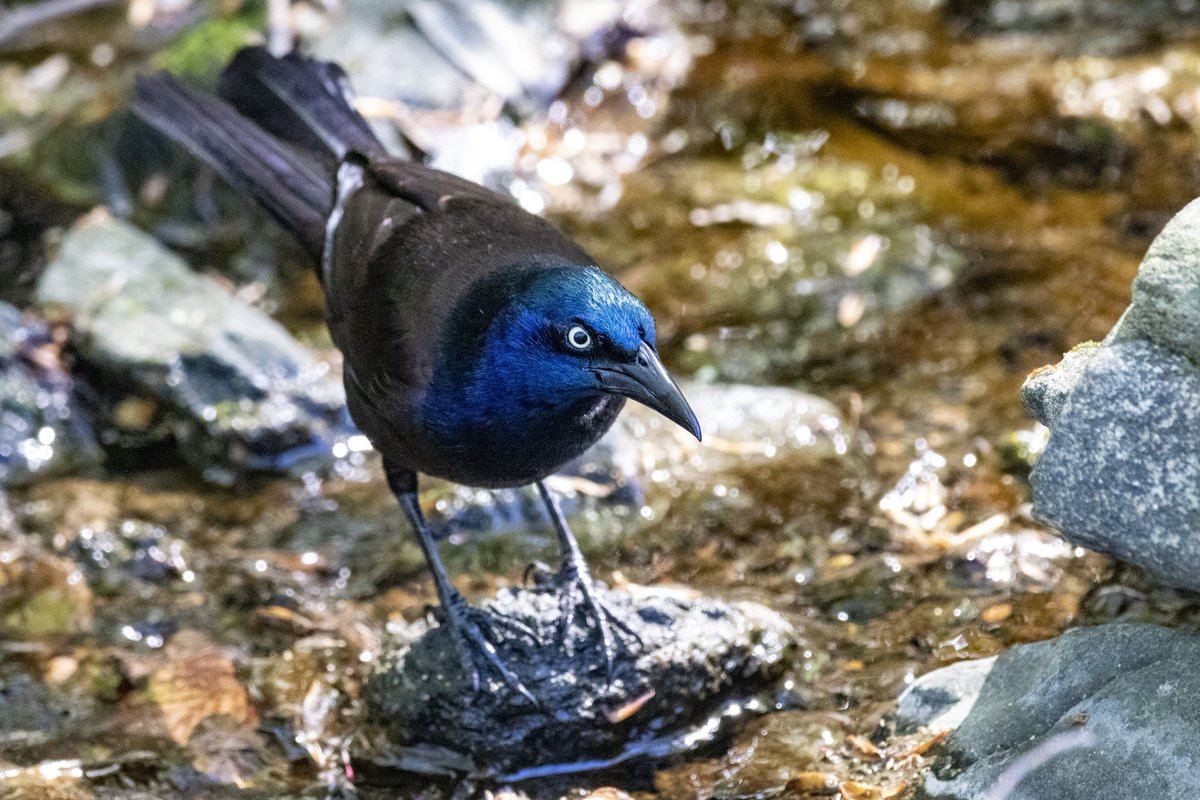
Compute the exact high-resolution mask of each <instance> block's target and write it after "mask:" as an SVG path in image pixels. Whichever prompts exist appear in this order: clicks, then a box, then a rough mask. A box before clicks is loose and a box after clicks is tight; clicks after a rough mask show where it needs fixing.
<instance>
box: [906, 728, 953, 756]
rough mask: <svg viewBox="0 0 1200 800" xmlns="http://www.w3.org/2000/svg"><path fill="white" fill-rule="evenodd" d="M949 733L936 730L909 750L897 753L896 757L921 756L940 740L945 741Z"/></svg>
mask: <svg viewBox="0 0 1200 800" xmlns="http://www.w3.org/2000/svg"><path fill="white" fill-rule="evenodd" d="M949 735H950V731H948V730H946V731H938V732H937V733H935V734H934V735H933V736H930V737H929V738H928V739H926V740H925V741H923V742H921V743H920V744H918V745H917V746H916V747H914V748H912V749H911V750H906V751H904V752H903V753H898V754H897V755H896V758H911V757H912V756H923V755H925V754H926V753H928V752H929V751H930V750H932V749H933V748H935V747H937V746H938V745H939V744H941V743H942V742H944V741H946V737H947V736H949Z"/></svg>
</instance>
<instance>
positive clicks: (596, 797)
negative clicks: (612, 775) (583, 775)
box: [583, 786, 633, 800]
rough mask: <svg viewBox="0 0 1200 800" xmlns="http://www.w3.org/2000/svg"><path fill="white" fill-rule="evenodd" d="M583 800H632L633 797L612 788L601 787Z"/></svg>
mask: <svg viewBox="0 0 1200 800" xmlns="http://www.w3.org/2000/svg"><path fill="white" fill-rule="evenodd" d="M583 800H633V797H632V796H631V795H629V794H627V793H625V792H623V791H621V790H620V789H616V788H613V787H612V786H601V787H600V788H599V789H596V790H595V791H593V792H592V793H591V794H589V795H588V796H587V797H585V798H583Z"/></svg>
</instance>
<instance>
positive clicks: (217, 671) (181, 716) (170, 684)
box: [149, 646, 255, 744]
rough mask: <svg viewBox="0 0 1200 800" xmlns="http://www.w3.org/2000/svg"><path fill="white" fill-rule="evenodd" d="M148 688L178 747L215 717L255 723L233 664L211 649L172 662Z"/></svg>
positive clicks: (223, 655) (212, 647) (218, 651)
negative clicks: (222, 715) (209, 719)
mask: <svg viewBox="0 0 1200 800" xmlns="http://www.w3.org/2000/svg"><path fill="white" fill-rule="evenodd" d="M149 689H150V697H151V698H152V699H153V700H154V702H155V703H157V704H158V707H159V710H160V711H161V712H162V715H163V720H164V721H165V722H166V725H167V731H168V732H169V733H170V735H171V738H172V739H174V740H175V741H176V742H178V743H179V744H187V741H188V739H189V738H191V735H192V731H194V730H195V729H196V726H197V725H199V724H200V723H201V722H202V721H203V720H205V719H207V718H208V717H211V716H215V715H217V714H224V715H226V716H228V717H231V718H232V719H234V720H236V721H238V722H242V723H250V722H253V721H255V713H254V709H253V708H252V707H251V706H250V700H249V698H248V697H247V696H246V690H245V689H244V688H242V685H241V684H240V683H238V679H237V677H236V676H235V674H234V668H233V661H232V660H230V658H229V656H227V655H226V654H225V653H224V652H223V651H222V650H221V649H220V648H218V647H215V646H207V647H204V648H202V649H200V650H197V651H195V652H192V653H190V654H188V655H184V656H182V657H179V658H175V659H172V660H171V662H170V663H168V664H167V665H166V666H165V667H162V668H161V669H159V670H157V671H155V672H154V674H153V675H151V676H150V686H149Z"/></svg>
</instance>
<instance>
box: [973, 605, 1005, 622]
mask: <svg viewBox="0 0 1200 800" xmlns="http://www.w3.org/2000/svg"><path fill="white" fill-rule="evenodd" d="M1012 612H1013V607H1012V604H1011V603H1000V604H998V605H994V606H988V607H987V608H985V609H984V610H983V613H981V614H980V615H979V618H980V619H982V620H983V621H984V622H991V623H996V622H1003V621H1004V620H1006V619H1008V618H1009V617H1011V616H1012Z"/></svg>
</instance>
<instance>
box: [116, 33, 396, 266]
mask: <svg viewBox="0 0 1200 800" xmlns="http://www.w3.org/2000/svg"><path fill="white" fill-rule="evenodd" d="M220 92H221V94H222V95H223V97H224V99H222V98H220V97H216V96H214V95H212V94H209V93H208V92H204V91H201V90H198V89H193V88H191V87H188V86H185V85H184V84H182V83H180V82H179V81H178V80H176V79H175V78H173V77H171V76H170V75H168V74H166V73H158V74H155V75H150V76H146V77H142V78H139V79H138V81H137V89H136V93H135V99H134V104H133V108H134V111H135V112H137V114H138V115H139V116H140V117H142V118H143V119H144V120H146V121H147V122H149V123H150V124H151V125H153V126H154V127H155V128H157V129H158V130H160V131H161V132H162V133H164V134H165V135H167V136H168V137H170V138H171V139H174V140H175V141H177V142H178V143H180V144H181V145H183V146H184V147H186V148H187V149H188V150H189V151H191V152H192V153H193V154H194V155H195V156H196V157H197V158H199V159H200V160H202V161H204V162H205V163H206V164H208V165H209V166H210V167H212V168H213V169H214V170H216V172H217V173H218V174H219V175H221V177H223V178H224V179H225V180H226V181H228V182H229V184H230V185H232V186H233V187H234V188H235V189H237V190H238V191H240V192H242V193H244V194H246V195H248V196H250V197H251V198H253V199H254V200H255V201H257V202H258V204H259V205H261V206H262V207H263V208H265V209H266V210H267V211H268V212H270V213H271V215H272V216H273V217H275V219H276V220H278V221H279V223H280V224H282V225H283V226H284V227H285V228H287V229H288V230H290V231H291V232H292V233H293V234H295V235H296V237H297V238H298V239H299V240H300V241H301V243H302V244H303V245H304V246H305V247H306V248H307V249H308V250H309V252H311V253H312V254H313V255H314V256H315V257H318V258H319V257H320V255H321V251H322V249H323V247H324V240H325V222H326V219H327V218H328V216H329V213H330V211H331V210H332V208H333V202H334V195H335V187H334V181H335V177H334V176H335V173H336V163H337V162H338V161H341V160H342V159H343V158H344V157H345V156H346V154H347V153H349V152H359V153H361V154H362V155H364V156H367V157H372V156H378V155H386V151H385V149H384V147H383V145H382V144H380V142H379V140H378V139H376V138H375V136H374V134H373V133H371V129H370V127H369V126H368V125H367V123H366V121H365V120H364V119H363V118H362V117H361V116H360V115H359V114H358V113H357V112H356V111H354V109H353V108H352V106H351V105H350V102H349V99H348V98H349V90H348V87H347V85H346V81H345V75H344V73H343V72H342V71H341V69H339V68H338V67H337V66H335V65H333V64H326V63H324V62H320V61H315V60H313V59H308V58H304V57H302V56H299V55H295V54H293V55H289V56H286V57H284V58H275V57H274V56H272V55H270V54H269V53H267V52H266V51H265V50H263V49H262V48H258V47H249V48H246V49H244V50H242V51H241V52H239V53H238V55H237V56H235V57H234V59H233V61H231V62H230V64H229V66H228V67H226V69H225V72H224V73H223V74H222V76H221V81H220Z"/></svg>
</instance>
